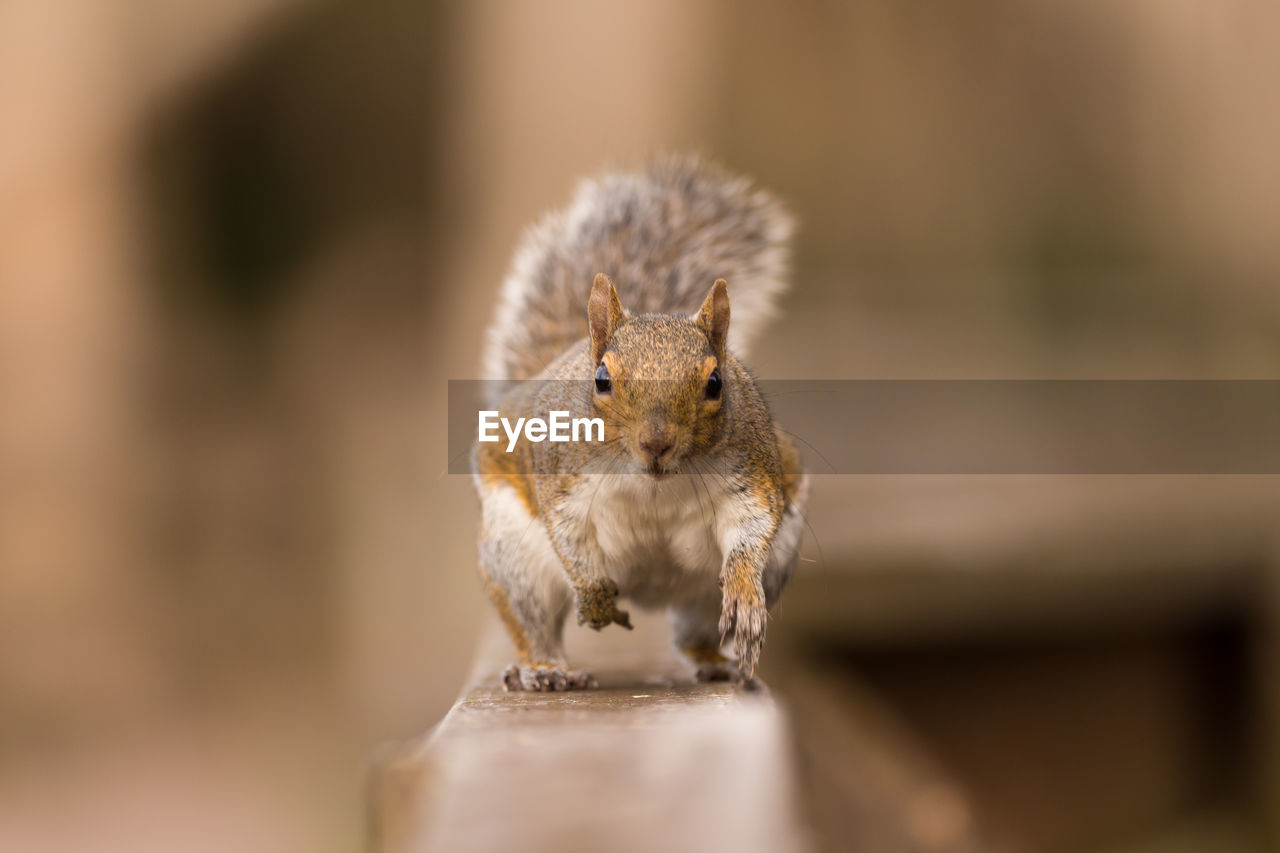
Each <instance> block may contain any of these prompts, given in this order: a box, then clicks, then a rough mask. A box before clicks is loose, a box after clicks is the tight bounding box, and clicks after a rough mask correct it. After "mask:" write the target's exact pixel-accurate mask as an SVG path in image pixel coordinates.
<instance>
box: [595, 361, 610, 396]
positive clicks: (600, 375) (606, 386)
mask: <svg viewBox="0 0 1280 853" xmlns="http://www.w3.org/2000/svg"><path fill="white" fill-rule="evenodd" d="M612 390H613V383H612V382H610V381H609V368H607V367H605V366H604V365H603V364H602V365H600V367H599V369H597V370H596V393H597V394H608V393H609V392H610V391H612Z"/></svg>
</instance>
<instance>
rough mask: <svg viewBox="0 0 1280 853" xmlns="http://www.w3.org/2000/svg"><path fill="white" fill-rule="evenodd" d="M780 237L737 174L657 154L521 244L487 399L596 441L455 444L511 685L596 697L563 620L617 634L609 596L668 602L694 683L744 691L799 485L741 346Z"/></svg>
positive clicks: (764, 197)
mask: <svg viewBox="0 0 1280 853" xmlns="http://www.w3.org/2000/svg"><path fill="white" fill-rule="evenodd" d="M792 231H793V224H792V220H791V218H790V216H789V215H788V214H787V213H786V212H785V211H784V210H783V208H782V207H781V205H780V204H779V203H778V202H777V201H776V200H775V199H774V198H773V197H772V196H771V195H769V194H767V193H766V192H764V191H762V190H758V189H755V188H753V186H752V184H751V183H750V182H749V181H748V180H746V179H743V178H738V177H734V176H731V175H729V174H727V173H726V172H724V171H723V170H722V169H720V168H719V167H716V166H713V165H711V164H708V163H706V162H704V161H702V160H701V159H699V158H696V157H665V158H661V159H659V160H656V161H654V162H652V163H651V164H650V165H649V166H648V167H647V168H645V169H644V170H643V171H641V172H638V173H610V174H606V175H604V176H602V177H599V178H596V179H593V180H586V181H584V182H583V183H582V184H581V185H580V187H579V189H578V191H577V194H576V196H575V198H574V200H573V201H572V203H571V205H570V206H569V207H568V209H567V210H564V211H562V212H559V213H552V214H550V215H548V216H547V217H546V218H545V219H543V220H542V221H541V222H540V223H539V224H537V225H536V226H534V227H533V228H532V229H530V230H529V231H528V233H527V234H526V236H525V238H524V240H523V242H522V245H521V246H520V248H519V249H518V251H517V252H516V255H515V258H514V260H513V262H512V266H511V269H510V272H509V273H508V275H507V277H506V279H505V280H504V282H503V284H502V288H501V291H500V296H499V299H498V301H497V304H496V310H495V316H494V319H493V321H492V324H491V326H490V327H489V330H488V333H487V337H486V341H485V348H484V362H483V364H484V369H483V373H484V378H485V379H486V380H489V381H488V382H486V383H485V385H486V387H491V388H493V389H494V390H493V391H492V393H491V394H490V395H489V397H490V399H489V401H488V402H489V404H490V405H491V406H492V407H493V408H495V409H497V410H499V411H500V412H501V413H502V414H504V415H507V414H510V415H512V416H519V417H526V416H533V415H536V414H539V413H540V414H541V415H543V416H544V417H545V415H546V414H547V413H548V412H552V411H556V410H559V411H561V412H569V413H570V414H571V416H573V417H575V418H576V417H586V418H600V419H601V420H602V421H603V422H604V425H605V429H604V436H603V440H602V441H595V442H590V441H575V442H568V443H565V442H558V443H552V442H546V441H542V442H539V441H533V440H530V439H529V437H528V435H527V434H526V435H524V436H521V437H520V438H519V440H518V442H517V443H516V445H515V446H514V447H513V448H512V449H511V450H510V451H508V447H507V446H506V445H504V444H502V443H497V444H484V443H476V444H475V445H474V446H473V449H472V470H473V473H474V480H475V485H476V489H477V491H478V492H479V495H480V501H481V528H480V536H479V552H480V573H481V578H482V580H483V582H484V585H485V589H486V592H487V593H488V595H489V597H490V599H491V600H492V602H493V604H494V606H495V608H496V609H497V611H498V614H499V616H500V617H501V619H502V621H503V623H504V625H505V627H506V629H507V631H508V633H509V634H510V637H511V640H512V642H513V644H514V646H515V649H516V652H517V655H518V657H519V660H518V662H517V663H515V664H513V665H511V666H510V667H508V668H507V669H506V670H505V671H504V672H503V673H502V683H503V685H504V687H505V688H506V689H507V690H568V689H575V688H586V687H593V686H595V684H596V682H595V679H594V678H593V677H592V676H591V675H590V674H588V673H586V672H583V671H580V670H575V669H571V668H570V667H569V664H568V661H567V660H566V658H565V653H564V644H563V630H564V624H565V620H566V618H567V616H568V614H569V612H570V610H571V609H572V610H574V611H575V612H576V615H577V619H578V623H579V624H585V625H589V626H590V627H591V628H594V629H596V630H601V629H603V628H605V627H607V626H609V625H614V624H616V625H620V626H622V627H623V628H627V629H630V628H631V621H630V616H629V614H628V612H627V611H626V610H622V609H620V608H619V606H618V599H619V598H620V597H621V598H625V599H627V600H628V601H630V602H631V603H633V604H635V605H636V606H640V607H644V608H658V607H665V608H666V609H667V611H668V615H669V619H670V623H671V626H672V630H673V634H674V640H675V645H676V647H677V649H678V650H679V651H680V652H681V653H682V654H683V655H684V657H685V658H686V659H687V660H688V661H689V662H690V663H691V664H692V665H693V666H694V667H695V669H696V677H697V678H698V680H700V681H703V680H722V679H734V680H738V679H741V680H744V681H747V682H751V681H752V680H753V675H754V671H755V667H756V665H757V662H758V660H759V658H760V653H761V650H762V648H763V645H764V638H765V626H766V623H767V621H768V618H769V611H770V610H771V609H772V608H773V606H774V605H775V604H776V602H777V600H778V598H779V596H780V595H781V594H782V591H783V589H784V588H785V587H786V585H787V582H788V581H789V579H790V577H791V574H792V571H793V569H794V566H795V562H796V559H797V555H798V549H799V544H800V538H801V532H802V525H803V512H804V507H805V501H806V498H807V494H808V479H807V476H806V474H805V472H804V470H803V467H802V464H801V460H800V456H799V454H798V453H797V452H796V449H795V446H794V445H793V444H792V442H791V441H790V440H789V438H788V437H787V435H786V434H785V433H784V432H783V431H781V430H780V429H779V428H778V427H777V426H776V425H775V423H774V421H773V419H772V417H771V415H770V413H769V409H768V406H767V405H766V403H765V400H764V398H763V396H762V395H761V392H760V390H759V388H758V387H757V385H756V381H755V379H754V378H753V376H752V375H751V373H750V372H749V371H748V370H747V368H746V367H745V366H744V365H743V364H742V362H741V361H739V360H738V357H737V353H739V352H742V351H744V350H745V348H746V346H747V345H748V343H749V341H750V339H751V337H752V336H753V335H754V334H756V333H757V332H758V331H759V329H760V327H761V326H762V324H763V323H764V322H765V321H766V320H767V319H769V317H770V315H771V314H772V312H773V306H774V301H775V298H776V297H777V296H778V295H779V294H780V293H781V291H782V290H783V289H784V286H785V274H786V265H787V260H788V250H789V241H790V237H791V234H792ZM615 279H616V281H617V282H618V283H619V284H620V285H621V291H622V296H621V297H620V295H619V288H618V287H615V285H614V280H615ZM727 282H732V292H733V305H734V309H733V326H732V330H731V329H730V322H729V304H730V300H729V293H730V286H729V284H727ZM623 297H625V304H626V305H627V306H628V307H629V309H630V310H627V308H624V299H623ZM584 320H585V321H586V322H585V324H584V322H583V321H584ZM584 332H585V335H584ZM728 636H732V638H733V644H734V650H735V652H736V655H737V661H736V668H735V667H734V665H733V663H734V662H733V661H731V660H730V659H729V658H727V657H725V656H724V655H723V654H722V647H723V646H724V644H725V639H726V637H728Z"/></svg>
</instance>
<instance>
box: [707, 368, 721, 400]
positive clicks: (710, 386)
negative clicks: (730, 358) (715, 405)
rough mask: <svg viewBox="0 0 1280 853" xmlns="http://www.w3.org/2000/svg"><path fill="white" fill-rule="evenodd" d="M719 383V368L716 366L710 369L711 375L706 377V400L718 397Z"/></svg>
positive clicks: (717, 398)
mask: <svg viewBox="0 0 1280 853" xmlns="http://www.w3.org/2000/svg"><path fill="white" fill-rule="evenodd" d="M721 384H723V383H721V382H720V368H718V367H717V368H716V369H715V370H713V371H711V375H710V376H708V377H707V399H708V400H719V399H720V386H721Z"/></svg>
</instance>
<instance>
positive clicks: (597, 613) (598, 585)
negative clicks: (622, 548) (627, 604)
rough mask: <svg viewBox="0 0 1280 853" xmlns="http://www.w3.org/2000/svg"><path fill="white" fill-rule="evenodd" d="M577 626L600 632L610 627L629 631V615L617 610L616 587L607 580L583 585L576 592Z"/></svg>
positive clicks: (603, 579) (630, 626)
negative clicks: (619, 626) (587, 626)
mask: <svg viewBox="0 0 1280 853" xmlns="http://www.w3.org/2000/svg"><path fill="white" fill-rule="evenodd" d="M578 624H579V625H589V626H591V628H592V629H593V630H596V631H600V630H603V629H604V628H608V627H609V626H610V625H615V624H616V625H621V626H622V627H623V628H626V629H627V630H628V631H630V630H631V628H632V625H631V615H630V614H629V613H627V611H625V610H619V609H618V585H617V584H616V583H614V582H613V581H612V580H610V579H609V578H602V579H600V580H598V581H594V582H592V583H589V584H586V585H584V586H583V587H582V588H580V589H579V590H578Z"/></svg>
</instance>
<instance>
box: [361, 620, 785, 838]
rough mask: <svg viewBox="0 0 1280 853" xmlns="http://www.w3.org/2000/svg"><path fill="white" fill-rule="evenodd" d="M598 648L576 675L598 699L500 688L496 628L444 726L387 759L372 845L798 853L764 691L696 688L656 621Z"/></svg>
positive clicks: (506, 648) (780, 725) (379, 777)
mask: <svg viewBox="0 0 1280 853" xmlns="http://www.w3.org/2000/svg"><path fill="white" fill-rule="evenodd" d="M579 633H581V632H579ZM590 639H592V640H597V639H598V640H599V642H598V643H597V642H592V643H591V645H590V648H589V649H587V650H585V651H584V653H583V654H580V655H578V656H577V657H576V658H575V666H577V665H581V666H584V667H586V668H588V669H590V670H591V671H593V672H594V673H595V675H596V677H597V678H598V679H599V681H600V684H601V686H600V688H599V689H594V690H587V691H576V692H569V693H549V694H548V693H506V692H504V691H503V689H502V688H501V687H500V686H499V684H498V677H497V675H498V673H499V672H500V671H501V669H502V667H503V666H505V665H506V663H508V662H509V660H510V658H511V656H512V653H511V649H510V644H509V642H508V640H507V638H506V637H505V635H503V634H502V632H501V629H500V628H499V627H498V626H497V625H496V624H495V625H491V626H490V629H489V630H488V631H487V633H486V635H485V638H484V641H483V642H482V648H481V651H480V653H479V655H478V657H477V663H476V668H475V672H474V674H473V676H472V678H471V679H470V681H469V683H468V686H467V688H466V689H465V690H464V691H463V694H462V696H461V698H460V699H459V700H458V702H457V704H456V705H454V707H453V709H452V710H451V711H450V712H449V714H448V715H447V716H446V717H445V719H444V720H443V721H442V722H441V723H440V724H439V725H438V726H437V727H436V728H435V729H434V730H433V731H432V732H431V733H429V734H428V735H427V736H425V737H424V738H423V739H422V740H420V741H419V742H417V743H413V744H407V745H404V746H402V747H398V748H392V749H389V750H388V751H387V752H386V753H385V754H384V755H383V756H382V757H381V759H380V760H379V761H378V762H377V766H376V769H375V771H374V776H373V780H372V785H371V788H370V817H371V821H372V831H373V835H374V839H375V841H374V847H375V849H378V850H381V851H386V853H409V851H413V853H422V851H457V850H467V851H490V850H492V851H502V850H509V849H513V848H519V849H522V850H530V851H540V850H545V851H557V853H571V851H579V850H580V851H597V850H604V849H608V850H611V851H620V852H621V851H650V850H668V851H705V850H734V851H738V853H750V851H761V853H765V851H768V852H769V853H773V851H781V853H785V851H795V850H800V849H802V848H803V847H804V838H803V835H802V833H801V831H800V828H799V824H798V822H797V818H796V815H795V812H794V809H793V806H794V804H795V792H794V790H793V786H792V767H791V759H790V754H789V749H788V728H787V723H786V719H785V717H784V715H783V714H782V713H781V711H780V710H779V708H778V706H777V705H776V704H775V703H774V701H773V699H772V698H771V697H770V696H769V694H768V692H767V691H763V690H761V691H747V690H745V689H743V688H742V687H740V686H733V685H728V684H723V683H722V684H695V683H693V682H692V679H691V678H690V676H689V673H688V672H687V671H685V669H684V668H683V665H682V664H680V663H678V662H677V661H676V660H674V658H673V656H672V655H671V654H670V652H669V651H668V650H667V645H668V643H667V638H666V626H665V624H664V623H663V622H661V621H657V620H642V621H639V622H638V623H637V629H636V631H635V632H634V633H628V632H623V631H621V630H614V631H606V632H603V633H602V634H601V635H600V636H599V637H592V638H590Z"/></svg>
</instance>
